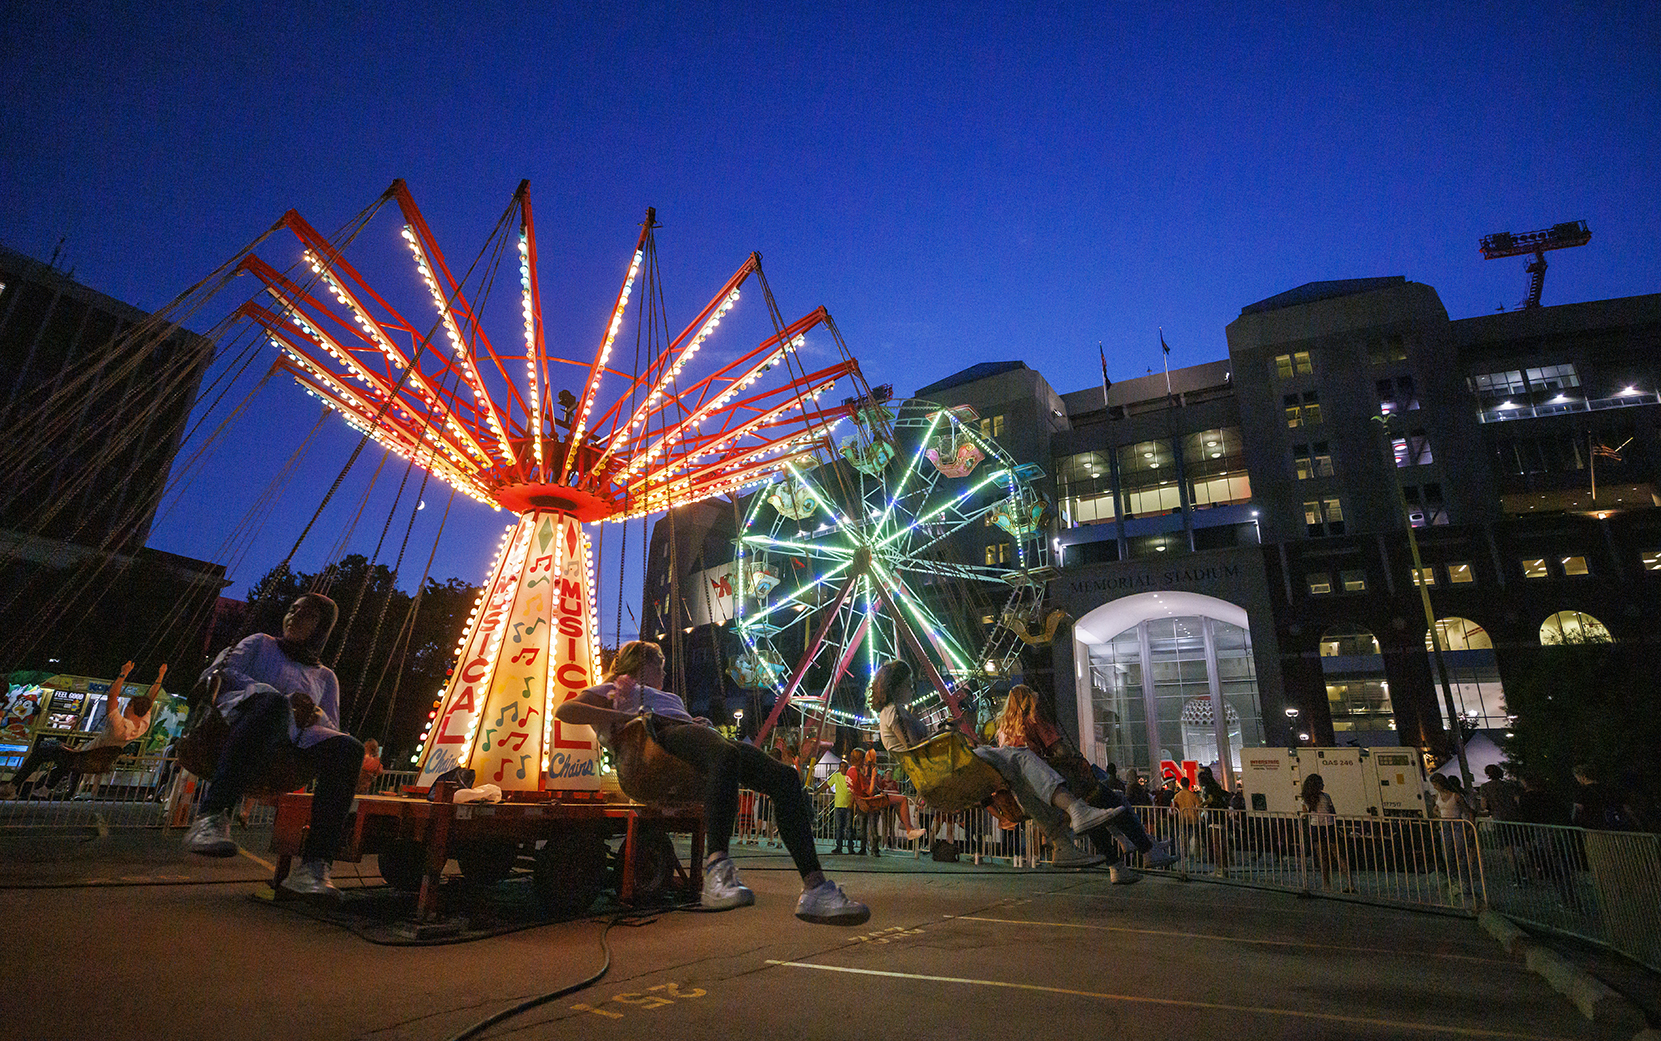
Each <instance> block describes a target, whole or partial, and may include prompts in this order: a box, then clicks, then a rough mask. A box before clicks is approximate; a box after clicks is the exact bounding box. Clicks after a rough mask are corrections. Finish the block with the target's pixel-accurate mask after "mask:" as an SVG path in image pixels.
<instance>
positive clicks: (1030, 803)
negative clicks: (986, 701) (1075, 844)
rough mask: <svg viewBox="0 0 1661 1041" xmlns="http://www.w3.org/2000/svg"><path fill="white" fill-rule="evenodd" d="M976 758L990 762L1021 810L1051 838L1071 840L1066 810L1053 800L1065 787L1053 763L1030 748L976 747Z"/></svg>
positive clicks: (1053, 839) (1070, 841)
mask: <svg viewBox="0 0 1661 1041" xmlns="http://www.w3.org/2000/svg"><path fill="white" fill-rule="evenodd" d="M975 758H977V759H980V760H983V761H985V762H986V763H988V764H989V765H990V766H991V767H992V769H994V770H996V771H998V775H999V776H1001V777H1002V778H1003V779H1004V783H1006V784H1008V785H1009V791H1010V794H1012V795H1014V796H1015V801H1016V802H1018V803H1020V804H1021V810H1022V812H1024V813H1025V814H1026V815H1027V816H1028V817H1031V818H1032V819H1033V820H1035V821H1037V822H1038V824H1039V826H1040V827H1042V828H1043V829H1044V831H1045V833H1046V834H1048V835H1049V836H1050V839H1051V840H1052V841H1054V842H1057V843H1068V844H1070V843H1072V840H1073V829H1072V826H1071V820H1070V819H1069V818H1068V816H1067V814H1066V813H1063V812H1062V811H1061V810H1059V809H1057V808H1056V807H1055V806H1054V805H1053V804H1052V803H1051V802H1050V800H1051V799H1053V798H1055V793H1056V791H1057V790H1058V789H1059V788H1061V787H1062V781H1061V775H1060V774H1058V773H1056V772H1055V770H1054V769H1052V768H1051V767H1050V764H1048V763H1046V762H1044V760H1042V759H1040V758H1039V757H1038V754H1037V753H1036V752H1033V751H1032V750H1031V749H1027V748H994V747H991V746H990V745H977V746H975Z"/></svg>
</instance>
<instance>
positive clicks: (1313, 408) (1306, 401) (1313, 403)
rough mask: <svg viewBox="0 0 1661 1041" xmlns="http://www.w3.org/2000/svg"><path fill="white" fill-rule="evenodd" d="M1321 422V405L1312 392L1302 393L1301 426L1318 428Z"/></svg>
mask: <svg viewBox="0 0 1661 1041" xmlns="http://www.w3.org/2000/svg"><path fill="white" fill-rule="evenodd" d="M1320 422H1321V403H1320V401H1319V400H1317V399H1316V397H1315V392H1314V391H1312V390H1308V391H1304V395H1303V424H1304V426H1310V427H1312V426H1319V425H1320Z"/></svg>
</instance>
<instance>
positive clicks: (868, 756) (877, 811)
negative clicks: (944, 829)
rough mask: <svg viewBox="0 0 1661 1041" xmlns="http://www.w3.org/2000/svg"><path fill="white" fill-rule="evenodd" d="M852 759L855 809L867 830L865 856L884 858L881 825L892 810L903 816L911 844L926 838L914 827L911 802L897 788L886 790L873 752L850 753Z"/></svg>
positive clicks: (854, 751) (859, 751)
mask: <svg viewBox="0 0 1661 1041" xmlns="http://www.w3.org/2000/svg"><path fill="white" fill-rule="evenodd" d="M848 759H849V761H850V762H852V763H854V764H855V765H854V772H853V774H852V775H850V776H851V777H852V778H853V782H854V805H855V807H856V808H858V810H859V811H860V815H861V816H862V817H863V819H864V820H863V828H862V830H861V832H860V834H861V835H863V836H864V848H863V849H861V850H860V852H861V853H864V852H866V850H869V851H870V854H871V856H873V857H878V856H881V855H882V844H881V839H882V837H881V835H880V834H879V833H878V828H877V825H878V824H879V823H881V820H882V815H883V813H884V812H886V811H887V810H888V809H889V808H890V807H892V808H894V809H896V810H898V811H899V812H900V828H901V829H902V830H903V831H904V832H905V837H906V841H907V842H915V841H916V840H918V839H920V838H922V837H923V829H922V828H914V827H912V825H911V800H910V799H907V798H906V797H905V796H903V795H901V794H900V793H899V790H898V786H897V785H893V782H892V781H889V782H888V784H889V785H893V790H889V789H888V788H885V787H884V783H883V781H882V779H881V778H879V776H878V774H877V753H876V750H875V749H871V748H856V749H854V750H853V751H852V752H849V753H848Z"/></svg>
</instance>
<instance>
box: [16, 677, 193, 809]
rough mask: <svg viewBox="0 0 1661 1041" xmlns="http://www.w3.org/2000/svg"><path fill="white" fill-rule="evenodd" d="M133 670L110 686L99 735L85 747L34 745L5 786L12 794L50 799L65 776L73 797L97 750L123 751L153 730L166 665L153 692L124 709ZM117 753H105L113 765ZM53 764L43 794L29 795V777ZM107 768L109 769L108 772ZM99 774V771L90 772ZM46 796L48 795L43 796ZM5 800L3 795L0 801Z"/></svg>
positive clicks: (55, 743) (47, 739)
mask: <svg viewBox="0 0 1661 1041" xmlns="http://www.w3.org/2000/svg"><path fill="white" fill-rule="evenodd" d="M132 671H133V663H132V662H128V663H127V664H125V665H123V666H121V674H120V675H119V676H117V677H116V678H115V682H114V683H112V684H110V689H109V693H108V694H107V695H106V696H105V700H104V725H103V728H102V729H100V730H99V732H98V736H97V737H95V738H93V739H92V742H91V743H90V744H88V745H87V746H86V747H85V748H68V747H66V746H65V745H64V744H63V742H61V741H58V740H57V739H55V738H50V737H45V738H41V739H40V741H39V742H38V743H37V744H36V745H35V747H34V749H33V750H31V751H30V752H29V754H28V755H27V756H26V757H25V758H24V760H23V765H22V766H19V767H18V768H17V772H16V773H14V774H12V779H11V783H10V784H8V785H6V786H5V787H7V788H10V789H11V790H12V791H13V792H16V793H18V794H22V795H24V796H25V797H27V796H28V795H29V794H35V795H36V797H37V798H42V799H44V798H48V797H50V793H51V792H52V791H53V790H54V789H56V788H57V787H58V785H59V784H61V783H63V781H64V779H65V777H67V778H68V780H69V788H68V790H69V793H70V794H73V793H74V790H75V786H76V785H77V784H79V783H80V779H81V773H82V772H83V771H82V769H81V768H82V767H83V766H85V765H87V764H88V762H89V760H88V756H89V755H90V754H91V753H92V751H93V750H94V749H98V748H116V749H120V748H124V747H126V746H127V745H128V744H129V743H130V742H133V741H137V740H138V739H139V738H141V737H143V736H144V734H145V731H147V730H149V729H150V716H151V713H152V712H153V711H154V709H155V705H156V699H157V698H159V697H161V694H162V689H161V683H162V679H163V678H165V677H166V676H167V665H166V664H165V663H163V664H162V665H161V666H160V667H159V668H158V669H157V670H156V682H154V683H152V684H150V689H149V690H147V691H145V692H144V693H143V694H140V695H138V696H137V697H135V698H132V699H130V700H128V702H127V707H126V708H125V709H123V708H122V707H121V691H122V690H123V689H124V688H125V687H126V685H127V676H128V674H129V673H131V672H132ZM118 754H119V752H116V753H106V755H109V756H110V764H111V765H113V764H114V762H115V759H114V756H115V755H118ZM47 764H50V765H51V767H52V772H51V773H49V774H47V775H46V783H45V784H44V785H43V786H42V787H41V789H40V793H30V792H28V791H26V790H25V785H24V782H25V781H26V780H28V778H29V776H30V775H31V774H33V773H34V772H35V771H36V770H39V769H40V768H41V767H42V766H45V765H47ZM107 768H108V767H106V769H107ZM87 772H97V771H87ZM41 793H45V794H41ZM3 797H6V796H5V795H3V794H0V798H3Z"/></svg>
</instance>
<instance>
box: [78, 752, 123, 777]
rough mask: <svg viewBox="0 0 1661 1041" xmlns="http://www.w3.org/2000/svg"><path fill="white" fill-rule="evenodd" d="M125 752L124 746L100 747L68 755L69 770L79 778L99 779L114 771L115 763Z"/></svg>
mask: <svg viewBox="0 0 1661 1041" xmlns="http://www.w3.org/2000/svg"><path fill="white" fill-rule="evenodd" d="M126 750H127V746H126V745H102V746H100V747H98V748H84V749H80V750H78V751H75V752H71V753H70V764H69V769H70V771H71V772H72V773H75V774H79V775H80V776H81V777H101V776H103V775H104V774H107V773H109V772H110V771H111V770H114V769H115V761H116V760H117V759H120V758H121V753H122V752H125V751H126Z"/></svg>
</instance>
